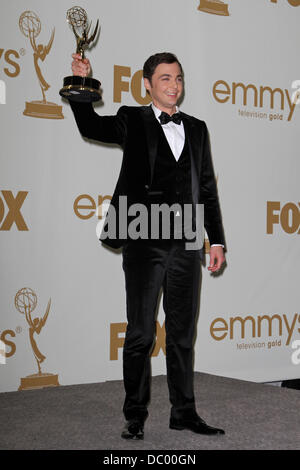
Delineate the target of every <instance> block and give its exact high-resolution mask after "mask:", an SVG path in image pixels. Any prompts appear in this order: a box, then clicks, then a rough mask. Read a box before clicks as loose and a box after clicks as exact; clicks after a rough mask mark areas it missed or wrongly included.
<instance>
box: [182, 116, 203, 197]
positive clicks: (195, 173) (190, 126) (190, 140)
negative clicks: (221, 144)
mask: <svg viewBox="0 0 300 470" xmlns="http://www.w3.org/2000/svg"><path fill="white" fill-rule="evenodd" d="M182 121H183V125H184V132H185V139H186V141H187V144H188V147H189V152H190V158H191V175H192V197H193V202H194V204H197V203H198V202H199V199H200V168H199V161H200V159H199V158H198V155H199V151H200V148H201V146H200V137H199V135H198V132H197V128H196V126H195V125H194V123H193V122H192V120H191V119H190V117H189V116H188V115H187V114H185V113H182Z"/></svg>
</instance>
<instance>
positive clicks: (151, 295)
mask: <svg viewBox="0 0 300 470" xmlns="http://www.w3.org/2000/svg"><path fill="white" fill-rule="evenodd" d="M123 269H124V273H125V285H126V304H127V321H128V325H127V331H126V336H125V344H124V349H123V375H124V386H125V391H126V397H125V402H124V407H123V412H124V415H125V418H126V419H127V420H128V419H131V418H134V417H140V418H142V419H145V418H146V417H147V415H148V411H147V405H148V402H149V399H150V377H151V372H150V355H151V351H152V349H153V344H154V337H155V320H156V310H157V302H158V297H159V294H160V290H161V288H162V290H163V308H164V311H165V328H166V365H167V381H168V387H169V397H170V402H171V404H172V408H171V416H173V417H175V418H180V417H184V416H185V415H187V414H188V413H190V412H191V410H194V409H195V399H194V390H193V342H194V333H195V319H196V314H197V306H198V292H199V284H200V275H201V267H200V260H199V252H198V250H193V251H192V250H186V249H185V243H184V241H182V240H173V241H172V240H156V241H154V240H129V241H127V242H126V243H125V244H124V246H123Z"/></svg>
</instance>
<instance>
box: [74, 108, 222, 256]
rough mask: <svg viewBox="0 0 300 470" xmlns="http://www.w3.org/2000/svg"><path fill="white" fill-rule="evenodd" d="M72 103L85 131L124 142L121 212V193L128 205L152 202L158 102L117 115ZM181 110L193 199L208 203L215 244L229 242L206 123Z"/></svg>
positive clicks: (113, 242) (118, 190)
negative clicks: (154, 107) (104, 113)
mask: <svg viewBox="0 0 300 470" xmlns="http://www.w3.org/2000/svg"><path fill="white" fill-rule="evenodd" d="M70 104H71V107H72V110H73V113H74V116H75V119H76V122H77V125H78V128H79V131H80V133H81V134H82V136H84V137H87V138H89V139H94V140H98V141H100V142H105V143H116V144H119V145H120V146H121V147H122V148H123V161H122V166H121V170H120V174H119V178H118V181H117V185H116V187H115V190H114V193H113V197H112V201H111V204H112V205H113V206H114V207H115V209H116V212H117V216H118V205H119V196H125V195H126V196H127V198H128V199H127V200H128V207H129V205H130V204H134V203H143V204H147V203H149V197H150V196H149V195H151V183H152V179H153V171H154V164H155V158H156V154H157V145H158V141H159V132H160V124H159V122H158V121H157V119H156V118H155V115H154V112H153V110H152V107H151V106H136V107H135V106H130V107H129V106H122V107H121V108H120V109H119V111H118V112H117V114H116V115H114V116H100V115H98V114H97V113H96V112H95V111H94V108H93V106H92V104H89V103H75V102H71V101H70ZM181 115H182V120H183V124H184V130H185V139H186V140H187V143H188V146H189V153H190V158H191V185H192V187H191V190H192V199H193V203H194V204H196V203H198V204H204V226H205V229H206V232H207V235H208V238H209V241H210V244H215V243H216V244H223V245H225V240H224V232H223V226H222V218H221V211H220V206H219V201H218V194H217V186H216V180H215V175H214V170H213V164H212V159H211V153H210V145H209V138H208V131H207V127H206V124H205V122H204V121H201V120H198V119H196V118H194V117H192V116H189V115H187V114H185V113H182V112H181ZM100 239H101V237H100ZM124 241H125V240H124V239H119V238H118V234H117V238H111V239H110V238H106V239H105V240H103V243H105V244H106V245H109V246H111V247H113V248H119V247H121V246H122V245H123V244H124Z"/></svg>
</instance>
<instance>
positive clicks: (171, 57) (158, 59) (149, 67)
mask: <svg viewBox="0 0 300 470" xmlns="http://www.w3.org/2000/svg"><path fill="white" fill-rule="evenodd" d="M174 62H177V64H178V65H179V67H180V70H181V73H182V75H183V69H182V66H181V63H180V62H179V60H178V59H177V57H176V55H175V54H172V53H171V52H158V53H157V54H154V55H152V56H150V57H149V59H147V60H146V62H145V63H144V67H143V77H144V78H147V79H148V80H149V82H150V83H151V79H152V75H153V74H154V72H155V69H156V67H157V66H158V65H159V64H174Z"/></svg>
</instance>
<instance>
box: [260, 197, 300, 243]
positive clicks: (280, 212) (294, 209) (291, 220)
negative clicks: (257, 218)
mask: <svg viewBox="0 0 300 470" xmlns="http://www.w3.org/2000/svg"><path fill="white" fill-rule="evenodd" d="M274 225H279V226H280V227H281V229H282V230H283V231H284V232H285V233H296V232H297V233H298V235H299V234H300V202H298V205H297V204H295V203H294V202H287V203H285V204H283V205H282V204H281V203H280V201H267V233H268V234H273V233H274Z"/></svg>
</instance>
